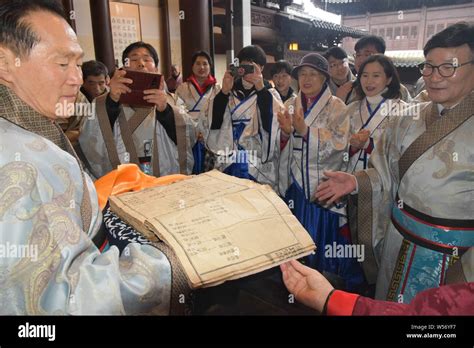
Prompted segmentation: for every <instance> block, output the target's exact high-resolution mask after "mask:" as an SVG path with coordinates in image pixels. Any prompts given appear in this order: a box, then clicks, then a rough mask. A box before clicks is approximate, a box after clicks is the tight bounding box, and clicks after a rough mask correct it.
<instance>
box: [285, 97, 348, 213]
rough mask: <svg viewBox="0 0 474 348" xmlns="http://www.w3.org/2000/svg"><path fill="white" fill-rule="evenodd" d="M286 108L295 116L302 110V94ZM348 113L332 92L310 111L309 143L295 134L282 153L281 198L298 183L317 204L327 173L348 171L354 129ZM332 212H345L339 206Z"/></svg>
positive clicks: (308, 115)
mask: <svg viewBox="0 0 474 348" xmlns="http://www.w3.org/2000/svg"><path fill="white" fill-rule="evenodd" d="M285 107H286V109H289V108H292V109H293V110H294V113H296V112H297V111H298V110H300V109H302V101H301V92H299V93H298V96H297V97H296V98H292V99H289V100H287V101H286V103H285ZM346 110H347V106H346V105H345V104H344V102H342V101H341V100H340V99H339V98H337V97H334V96H333V95H332V94H331V91H330V89H329V88H326V90H325V91H324V92H323V94H322V95H321V97H320V99H319V100H318V101H317V103H316V105H314V106H313V107H312V108H310V109H308V112H307V115H306V116H305V123H306V125H307V126H308V127H309V133H308V139H307V141H304V140H303V138H302V137H301V136H300V135H298V134H297V133H295V132H294V133H293V134H291V136H290V139H289V140H288V143H287V144H286V146H285V147H284V149H283V150H282V151H281V153H280V157H279V176H280V177H279V192H280V195H282V196H284V195H285V193H286V191H287V190H288V188H289V186H290V185H291V184H292V182H293V180H296V181H297V182H298V184H299V185H300V186H301V187H304V188H305V195H306V198H307V199H308V200H314V193H315V192H316V189H317V187H318V185H319V184H320V183H321V182H322V180H323V178H324V174H323V172H324V171H337V170H345V168H346V166H347V161H348V158H347V153H346V150H347V149H346V144H347V141H348V136H349V127H350V118H349V116H348V115H347V113H346ZM345 159H346V161H345ZM331 210H333V211H335V212H339V213H341V212H343V210H340V209H337V208H336V207H335V206H332V207H331Z"/></svg>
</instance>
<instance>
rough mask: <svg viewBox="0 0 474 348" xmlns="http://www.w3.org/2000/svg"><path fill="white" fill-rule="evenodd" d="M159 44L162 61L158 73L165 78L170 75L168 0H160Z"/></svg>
mask: <svg viewBox="0 0 474 348" xmlns="http://www.w3.org/2000/svg"><path fill="white" fill-rule="evenodd" d="M159 7H160V32H161V37H160V46H161V52H163V56H162V57H160V61H162V67H163V69H161V71H160V73H161V74H162V75H163V76H164V79H165V80H166V79H167V78H168V77H169V76H170V75H171V64H172V62H171V44H170V19H169V9H168V0H160V2H159Z"/></svg>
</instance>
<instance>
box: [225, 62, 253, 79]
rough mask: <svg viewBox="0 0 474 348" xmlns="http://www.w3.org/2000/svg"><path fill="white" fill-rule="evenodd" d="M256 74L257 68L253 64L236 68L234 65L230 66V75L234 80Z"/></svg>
mask: <svg viewBox="0 0 474 348" xmlns="http://www.w3.org/2000/svg"><path fill="white" fill-rule="evenodd" d="M254 72H255V66H253V65H251V64H241V65H239V66H235V65H233V64H231V65H230V73H231V75H232V76H234V78H236V79H237V78H239V77H244V76H245V75H248V74H253V73H254Z"/></svg>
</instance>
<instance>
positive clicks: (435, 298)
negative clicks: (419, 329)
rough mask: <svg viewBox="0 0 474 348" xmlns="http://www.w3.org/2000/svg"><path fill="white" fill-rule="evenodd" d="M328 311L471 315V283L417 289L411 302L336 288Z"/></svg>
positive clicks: (473, 292) (473, 293)
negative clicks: (370, 296) (383, 298)
mask: <svg viewBox="0 0 474 348" xmlns="http://www.w3.org/2000/svg"><path fill="white" fill-rule="evenodd" d="M327 314H328V315H474V283H473V282H471V283H459V284H451V285H444V286H441V287H439V288H433V289H428V290H425V291H422V292H420V293H419V294H418V295H416V297H415V298H414V299H413V300H412V301H411V302H410V304H404V303H396V302H388V301H379V300H372V299H370V298H367V297H362V296H359V295H356V294H350V293H347V292H344V291H335V292H334V293H333V294H332V296H331V297H330V298H329V300H328V304H327Z"/></svg>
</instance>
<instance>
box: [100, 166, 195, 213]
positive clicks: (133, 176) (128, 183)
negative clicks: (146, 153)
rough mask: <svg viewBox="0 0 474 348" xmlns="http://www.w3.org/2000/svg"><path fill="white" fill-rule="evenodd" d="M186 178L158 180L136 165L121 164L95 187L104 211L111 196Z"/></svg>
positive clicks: (177, 175)
mask: <svg viewBox="0 0 474 348" xmlns="http://www.w3.org/2000/svg"><path fill="white" fill-rule="evenodd" d="M186 178H188V176H186V175H182V174H174V175H167V176H164V177H161V178H156V177H154V176H150V175H146V174H145V173H143V172H142V171H141V170H140V168H139V167H138V166H137V165H136V164H121V165H119V166H118V168H117V169H115V170H112V171H111V172H110V173H108V174H106V175H104V176H103V177H101V178H100V179H98V180H97V181H96V182H95V184H94V185H95V188H96V190H97V196H98V198H99V206H100V209H101V210H103V209H104V208H105V206H106V205H107V200H108V199H109V197H110V196H114V195H118V194H120V193H124V192H129V191H140V190H142V189H144V188H147V187H153V186H162V185H168V184H171V183H173V182H177V181H181V180H184V179H186Z"/></svg>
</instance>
